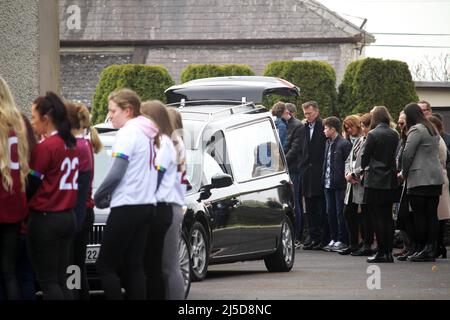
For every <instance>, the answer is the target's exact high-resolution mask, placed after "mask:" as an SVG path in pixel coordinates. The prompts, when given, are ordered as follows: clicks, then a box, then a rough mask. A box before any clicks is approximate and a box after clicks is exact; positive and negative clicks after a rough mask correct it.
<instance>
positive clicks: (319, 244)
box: [312, 242, 326, 250]
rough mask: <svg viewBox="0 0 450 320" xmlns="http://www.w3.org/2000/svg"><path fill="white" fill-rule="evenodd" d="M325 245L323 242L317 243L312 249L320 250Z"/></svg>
mask: <svg viewBox="0 0 450 320" xmlns="http://www.w3.org/2000/svg"><path fill="white" fill-rule="evenodd" d="M325 246H326V245H325V244H323V243H321V242H320V243H318V244H317V245H315V246H314V247H313V248H312V249H313V250H322V249H323V248H324V247H325Z"/></svg>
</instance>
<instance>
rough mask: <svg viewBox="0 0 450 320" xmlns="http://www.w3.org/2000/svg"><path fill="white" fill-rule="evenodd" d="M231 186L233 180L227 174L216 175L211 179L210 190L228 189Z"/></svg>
mask: <svg viewBox="0 0 450 320" xmlns="http://www.w3.org/2000/svg"><path fill="white" fill-rule="evenodd" d="M232 184H233V178H232V177H231V176H230V175H229V174H216V175H214V176H213V177H211V189H219V188H225V187H229V186H231V185H232Z"/></svg>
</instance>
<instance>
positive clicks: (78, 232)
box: [0, 77, 186, 300]
mask: <svg viewBox="0 0 450 320" xmlns="http://www.w3.org/2000/svg"><path fill="white" fill-rule="evenodd" d="M108 109H109V113H110V118H111V122H112V124H113V126H114V127H115V128H117V129H119V130H118V132H117V138H116V141H115V143H114V145H113V150H112V161H111V164H110V168H109V171H108V174H107V176H106V177H105V179H104V181H103V182H102V184H101V186H100V187H99V189H98V190H97V191H96V193H95V195H94V196H93V195H92V181H93V176H94V153H97V152H99V151H100V150H101V148H102V145H101V142H100V139H99V137H98V135H97V133H96V131H95V129H94V128H91V127H90V114H89V110H88V109H87V107H86V106H84V105H82V104H79V103H71V102H64V101H63V100H62V99H61V98H60V97H59V96H58V95H57V94H55V93H53V92H47V93H46V94H45V95H43V96H40V97H38V98H36V99H35V100H34V101H33V103H32V107H31V122H30V121H29V120H28V119H27V117H26V116H24V115H23V114H21V113H20V112H19V110H18V109H17V107H16V105H15V103H14V99H13V96H12V94H11V91H10V89H9V87H8V85H7V83H6V82H5V80H4V79H3V78H1V77H0V177H1V183H0V202H1V204H2V205H1V207H0V298H5V299H11V300H18V299H34V298H35V293H36V291H37V289H38V288H35V285H34V284H35V283H37V284H38V286H39V289H40V290H41V291H42V293H43V298H44V299H49V300H50V299H52V300H71V299H88V298H89V286H88V283H87V279H86V276H85V258H86V245H87V243H88V237H89V232H90V230H92V225H93V223H94V211H93V208H94V204H95V205H96V206H97V207H99V208H105V207H110V208H111V213H110V215H109V217H108V221H107V224H106V227H105V231H104V235H103V242H102V247H101V251H100V255H99V258H98V260H97V263H96V267H97V270H98V272H99V275H100V278H101V283H102V286H103V289H104V290H105V295H106V298H107V299H122V298H123V295H122V287H124V288H125V292H126V298H127V299H183V298H184V280H183V277H182V274H181V270H180V265H179V260H178V255H177V253H178V245H179V239H180V227H181V221H182V217H183V212H182V206H183V205H184V195H185V192H186V183H185V182H184V181H185V179H184V175H185V149H184V144H183V140H182V137H181V135H180V134H178V133H179V132H180V131H179V130H178V129H180V130H181V129H182V121H181V116H180V114H179V113H178V112H177V111H176V110H175V109H173V110H172V109H168V108H166V106H165V105H164V104H162V103H161V102H159V101H147V102H144V103H142V104H141V101H140V98H139V97H138V95H137V94H136V93H135V92H134V91H131V90H128V89H121V90H118V91H115V92H112V93H111V94H110V95H109V97H108ZM69 266H78V267H79V269H78V270H80V271H81V274H80V275H81V279H79V280H80V281H79V282H80V285H81V286H77V285H75V286H71V285H70V283H69V281H68V276H69V274H68V272H69V269H68V267H69ZM72 270H73V269H72Z"/></svg>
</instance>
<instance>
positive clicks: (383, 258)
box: [367, 251, 394, 263]
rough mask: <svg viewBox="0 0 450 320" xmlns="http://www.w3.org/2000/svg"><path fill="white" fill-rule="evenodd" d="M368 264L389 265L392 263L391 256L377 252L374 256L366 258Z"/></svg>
mask: <svg viewBox="0 0 450 320" xmlns="http://www.w3.org/2000/svg"><path fill="white" fill-rule="evenodd" d="M367 262H368V263H391V262H394V258H393V257H392V254H390V253H389V254H388V253H382V252H380V251H378V252H377V253H376V254H375V255H374V256H372V257H369V258H367Z"/></svg>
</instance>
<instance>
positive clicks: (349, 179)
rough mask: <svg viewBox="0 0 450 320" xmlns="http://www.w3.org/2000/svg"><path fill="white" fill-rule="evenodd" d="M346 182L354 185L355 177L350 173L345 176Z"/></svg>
mask: <svg viewBox="0 0 450 320" xmlns="http://www.w3.org/2000/svg"><path fill="white" fill-rule="evenodd" d="M345 180H347V182H350V183H352V180H353V177H352V174H351V173H350V172H349V173H347V174H346V175H345Z"/></svg>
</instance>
